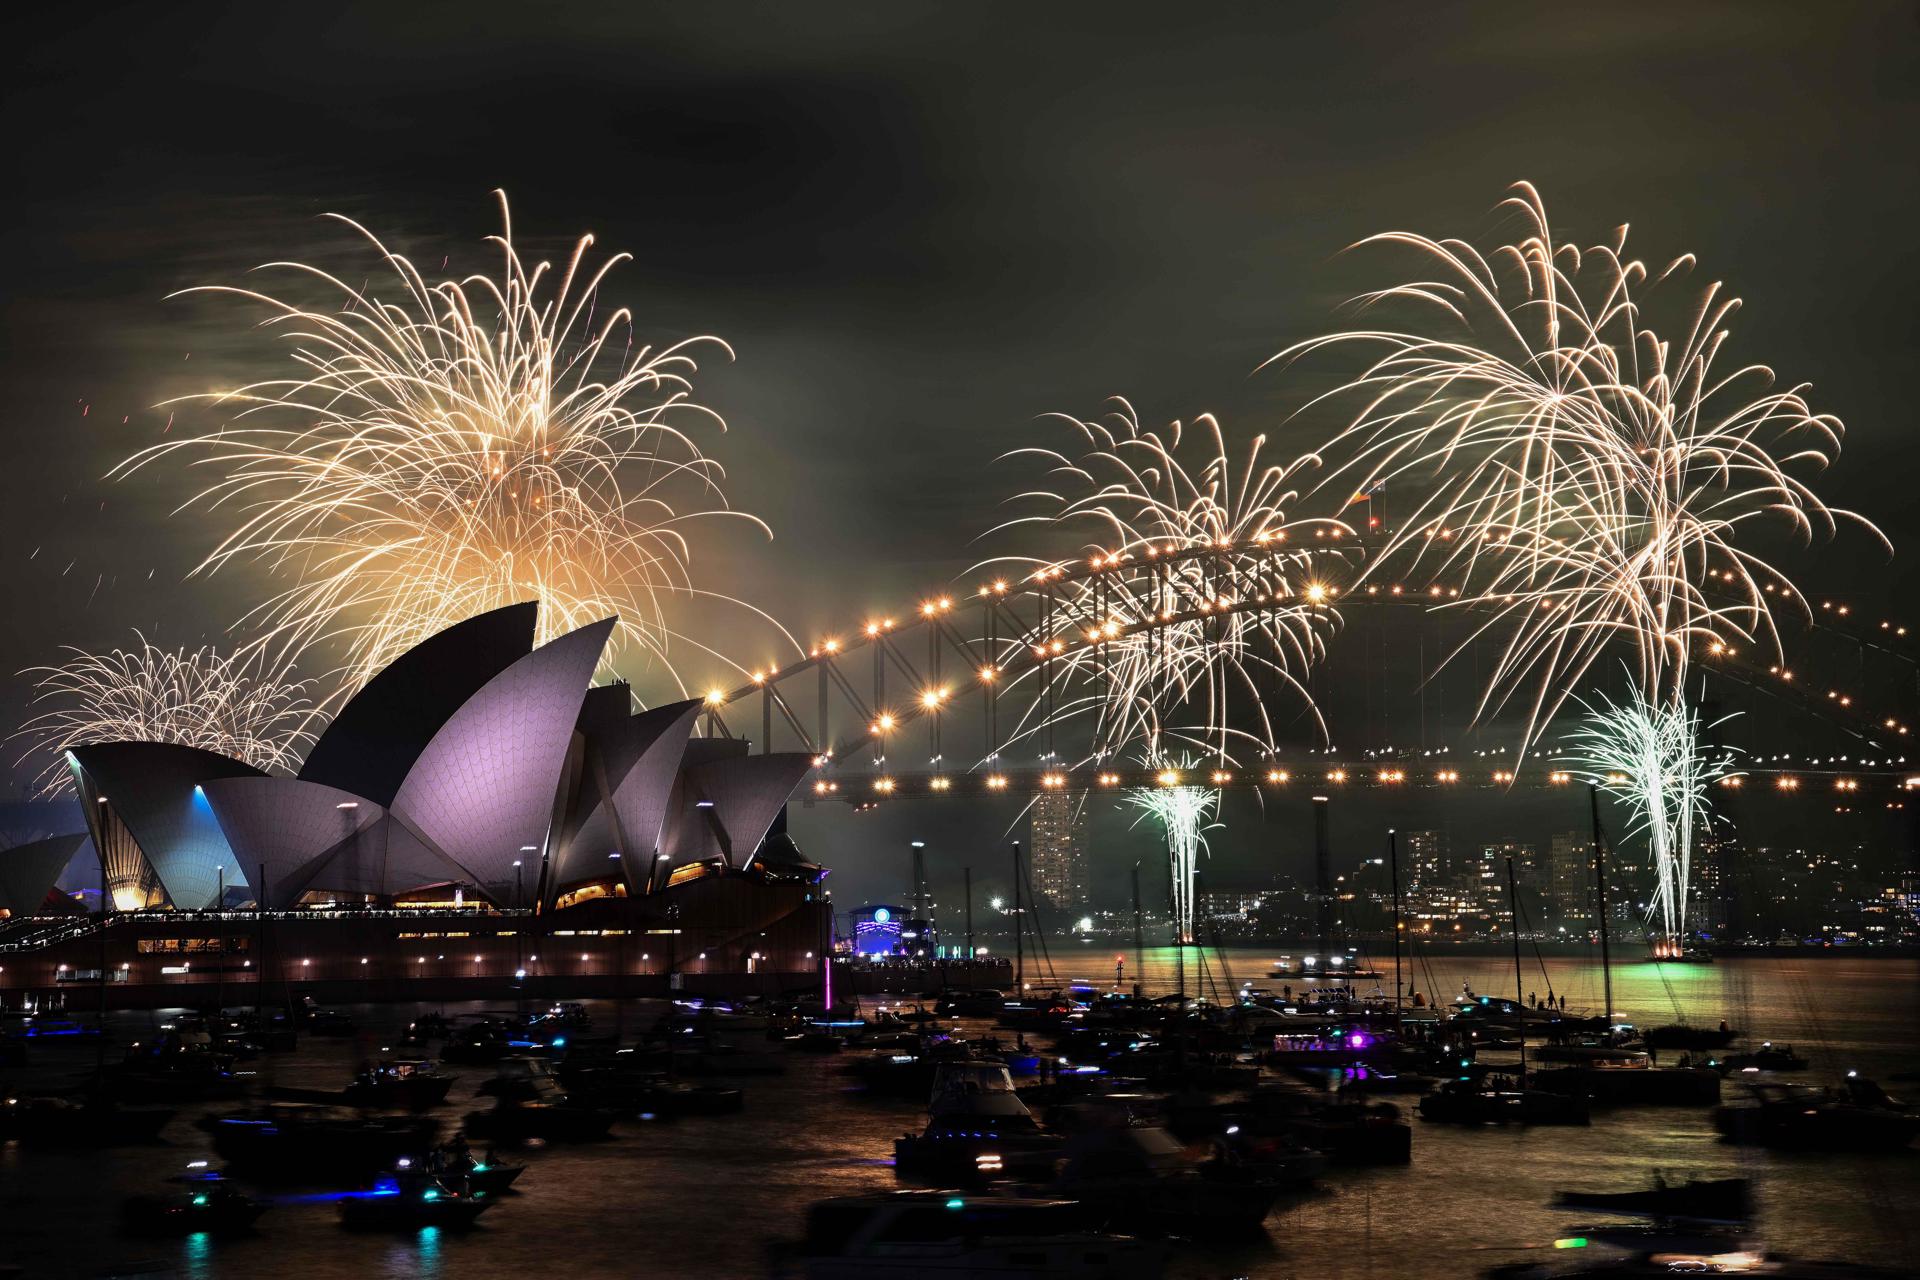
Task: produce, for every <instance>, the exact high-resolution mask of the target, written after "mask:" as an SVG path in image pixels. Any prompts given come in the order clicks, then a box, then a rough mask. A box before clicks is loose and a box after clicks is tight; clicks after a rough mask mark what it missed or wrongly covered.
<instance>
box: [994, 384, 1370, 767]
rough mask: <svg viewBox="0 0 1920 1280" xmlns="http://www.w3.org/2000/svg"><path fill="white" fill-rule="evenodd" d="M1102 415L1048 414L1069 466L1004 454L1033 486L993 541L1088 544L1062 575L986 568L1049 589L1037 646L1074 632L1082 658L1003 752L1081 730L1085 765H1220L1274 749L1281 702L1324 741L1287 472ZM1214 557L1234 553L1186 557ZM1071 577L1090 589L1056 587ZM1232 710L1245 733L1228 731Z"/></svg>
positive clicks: (1214, 426) (1209, 420)
mask: <svg viewBox="0 0 1920 1280" xmlns="http://www.w3.org/2000/svg"><path fill="white" fill-rule="evenodd" d="M1115 404H1116V406H1117V408H1116V409H1115V411H1114V412H1112V413H1110V414H1108V415H1107V416H1106V417H1104V418H1102V419H1100V420H1098V421H1091V422H1089V421H1082V420H1080V419H1077V418H1072V417H1067V416H1065V415H1052V417H1053V419H1054V420H1056V421H1059V422H1064V423H1066V424H1067V425H1068V427H1069V428H1070V430H1071V431H1072V433H1073V435H1074V437H1075V444H1076V446H1077V447H1076V448H1074V449H1073V450H1071V451H1069V452H1063V451H1059V450H1054V449H1047V448H1038V447H1034V448H1022V449H1015V450H1013V451H1011V452H1010V453H1008V454H1006V455H1004V457H1005V458H1008V459H1015V460H1019V461H1022V462H1027V463H1037V464H1039V465H1040V466H1041V467H1042V468H1043V469H1044V472H1045V476H1044V479H1043V481H1042V483H1041V487H1038V488H1034V489H1030V490H1027V491H1025V492H1022V493H1019V494H1016V495H1015V496H1014V498H1013V499H1011V501H1013V502H1016V503H1022V504H1025V505H1028V506H1033V507H1037V508H1038V510H1037V511H1035V512H1034V513H1032V514H1027V515H1022V516H1019V517H1016V518H1014V519H1011V520H1008V521H1006V522H1004V523H1002V524H1001V525H999V526H997V527H996V528H995V529H994V530H993V531H992V532H993V533H1000V532H1002V531H1004V530H1008V529H1016V528H1018V529H1023V530H1024V529H1025V528H1026V527H1027V526H1030V525H1045V526H1047V527H1049V528H1052V529H1056V530H1066V531H1071V532H1074V533H1077V534H1080V535H1082V536H1084V537H1085V538H1086V539H1087V541H1086V543H1085V546H1084V547H1083V549H1082V551H1081V554H1080V555H1079V556H1077V557H1075V558H1072V559H1065V560H1045V559H1032V558H1028V557H1002V558H999V559H996V560H990V561H987V562H986V564H987V565H1006V564H1012V565H1014V566H1016V567H1017V568H1018V569H1019V570H1020V572H1021V573H1022V574H1023V575H1024V576H1026V577H1027V578H1028V579H1029V581H1031V582H1034V583H1039V584H1045V583H1047V582H1049V581H1054V580H1059V581H1058V585H1057V586H1056V587H1055V588H1053V589H1052V597H1053V599H1052V605H1051V608H1050V615H1051V616H1050V617H1049V619H1048V622H1047V624H1046V625H1047V626H1048V627H1049V628H1051V631H1050V634H1045V635H1040V636H1038V637H1036V638H1034V639H1036V640H1037V643H1038V644H1040V645H1046V644H1048V643H1049V642H1050V640H1051V637H1053V636H1059V635H1063V634H1068V635H1074V634H1075V633H1076V632H1077V633H1080V635H1084V637H1085V638H1086V639H1087V640H1088V641H1090V642H1091V643H1089V644H1087V645H1084V646H1082V645H1078V644H1076V645H1075V646H1072V647H1069V648H1067V649H1066V651H1065V652H1064V653H1063V654H1061V656H1059V657H1058V658H1055V659H1053V660H1052V662H1053V663H1054V664H1055V665H1056V666H1057V668H1058V669H1057V670H1055V671H1054V673H1053V676H1054V681H1055V683H1056V684H1057V685H1058V686H1060V687H1062V688H1064V689H1066V690H1069V692H1066V693H1063V694H1061V695H1060V696H1058V697H1057V698H1050V699H1047V700H1043V699H1038V698H1037V699H1036V701H1035V704H1034V706H1033V707H1032V708H1030V709H1029V711H1028V712H1027V713H1026V715H1025V717H1024V719H1023V721H1022V723H1021V725H1020V726H1019V728H1018V730H1017V731H1016V733H1015V735H1014V736H1015V738H1016V739H1017V738H1018V737H1020V736H1023V735H1033V734H1037V733H1040V732H1041V731H1042V730H1044V729H1047V728H1049V727H1050V726H1053V725H1059V724H1065V723H1068V722H1072V721H1082V722H1084V723H1085V724H1086V725H1087V727H1088V729H1089V736H1090V739H1091V743H1092V748H1091V758H1093V759H1096V760H1101V759H1113V758H1116V757H1117V756H1118V755H1120V754H1121V753H1122V752H1125V751H1135V750H1137V751H1139V752H1140V753H1142V754H1143V755H1145V756H1146V757H1148V758H1150V759H1159V758H1161V757H1162V756H1163V755H1165V754H1166V752H1167V751H1168V749H1169V748H1171V747H1172V746H1175V745H1185V746H1191V747H1193V748H1196V749H1198V750H1200V751H1202V752H1205V753H1208V754H1211V755H1213V756H1214V757H1216V758H1217V759H1219V760H1221V761H1223V762H1230V761H1232V760H1233V759H1234V754H1235V751H1236V750H1238V749H1241V748H1246V747H1249V746H1252V747H1255V748H1257V749H1259V750H1264V751H1268V752H1270V751H1272V750H1273V748H1274V742H1275V737H1276V731H1277V725H1276V720H1275V716H1276V712H1277V706H1276V704H1277V703H1278V702H1279V701H1281V700H1282V699H1285V700H1287V701H1289V702H1291V703H1293V704H1294V706H1295V707H1296V708H1302V709H1304V711H1305V713H1306V714H1307V715H1308V716H1309V717H1310V719H1311V720H1312V723H1313V724H1314V726H1315V729H1316V730H1317V731H1321V732H1323V731H1324V727H1323V726H1322V725H1321V722H1320V719H1319V714H1318V711H1317V709H1316V708H1315V707H1314V706H1313V703H1312V699H1311V698H1310V697H1309V696H1308V693H1307V690H1306V686H1305V684H1304V677H1305V674H1306V672H1307V670H1308V669H1309V668H1310V666H1311V665H1312V663H1313V662H1314V661H1315V660H1317V659H1318V658H1319V657H1320V656H1321V655H1322V653H1323V651H1324V643H1325V638H1326V636H1327V635H1328V634H1329V633H1330V632H1331V631H1332V630H1333V629H1334V628H1335V627H1336V626H1337V624H1338V621H1339V619H1338V615H1337V614H1336V613H1335V612H1334V611H1333V610H1332V608H1331V607H1330V606H1329V605H1328V603H1327V597H1326V596H1325V595H1323V594H1320V593H1319V592H1320V590H1321V589H1318V588H1316V587H1315V585H1314V584H1313V583H1312V582H1311V581H1310V579H1309V577H1308V574H1307V554H1306V553H1305V552H1304V551H1299V550H1294V549H1292V548H1294V547H1296V546H1297V545H1298V541H1299V537H1300V534H1301V533H1302V532H1303V528H1304V526H1303V525H1302V524H1300V523H1296V522H1292V521H1289V519H1288V518H1287V515H1286V507H1287V505H1288V504H1289V503H1291V502H1292V501H1294V499H1295V498H1296V497H1297V496H1298V495H1297V492H1296V491H1295V490H1294V489H1293V488H1292V487H1291V480H1292V473H1291V471H1290V470H1289V469H1288V468H1287V467H1285V466H1283V465H1280V464H1278V463H1273V462H1269V461H1266V460H1264V459H1263V458H1262V452H1263V450H1264V448H1265V437H1258V438H1256V439H1255V440H1254V441H1253V442H1252V445H1251V447H1250V448H1248V449H1247V450H1246V451H1245V453H1244V455H1241V454H1238V453H1237V452H1236V451H1234V450H1232V449H1230V447H1229V445H1228V443H1227V440H1226V437H1225V435H1224V433H1223V432H1222V430H1221V427H1220V424H1219V422H1218V421H1217V420H1215V419H1214V418H1213V417H1212V416H1211V415H1203V416H1201V417H1200V418H1199V419H1198V420H1197V421H1196V423H1195V427H1194V429H1193V430H1188V429H1187V428H1185V427H1184V426H1183V425H1182V424H1181V423H1179V422H1175V423H1173V424H1172V425H1171V426H1170V427H1169V428H1168V429H1167V430H1166V431H1165V432H1164V433H1162V432H1157V431H1144V430H1142V429H1141V427H1140V425H1139V420H1138V418H1137V417H1136V415H1135V414H1134V411H1133V408H1132V406H1130V405H1128V404H1127V403H1126V402H1125V401H1124V400H1116V401H1115ZM1309 523H1314V524H1316V525H1318V526H1323V531H1331V530H1336V529H1337V530H1344V528H1345V526H1343V525H1340V524H1339V522H1337V521H1321V522H1309ZM1223 551H1224V552H1232V553H1233V554H1230V555H1226V556H1220V555H1217V554H1208V555H1205V556H1197V555H1194V554H1192V553H1196V552H1206V553H1218V552H1223ZM1083 564H1087V565H1091V566H1092V567H1094V568H1096V569H1099V570H1101V572H1099V573H1097V574H1095V575H1093V576H1091V577H1081V578H1067V579H1065V580H1061V579H1062V577H1063V575H1065V574H1067V573H1068V572H1069V570H1072V569H1076V568H1079V567H1080V566H1081V565H1083ZM1080 635H1075V639H1076V640H1078V639H1079V638H1080ZM1035 652H1036V653H1039V652H1040V651H1039V649H1037V648H1036V650H1035ZM1031 674H1033V676H1034V678H1036V679H1038V678H1039V673H1038V671H1037V670H1036V671H1034V672H1032V673H1031ZM1242 706H1245V707H1247V708H1249V709H1250V717H1249V719H1248V723H1251V724H1253V725H1254V726H1255V727H1254V728H1252V729H1247V728H1242V727H1237V726H1236V725H1235V724H1234V723H1233V719H1234V716H1233V714H1232V713H1233V712H1234V711H1235V710H1236V709H1237V708H1239V707H1242Z"/></svg>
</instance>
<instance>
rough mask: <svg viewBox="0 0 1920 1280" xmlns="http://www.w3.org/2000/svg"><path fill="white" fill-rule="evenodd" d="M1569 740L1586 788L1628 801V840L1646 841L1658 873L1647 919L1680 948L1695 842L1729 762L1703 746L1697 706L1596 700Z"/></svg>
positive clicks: (1727, 773)
mask: <svg viewBox="0 0 1920 1280" xmlns="http://www.w3.org/2000/svg"><path fill="white" fill-rule="evenodd" d="M1566 741H1567V744H1568V746H1569V748H1570V751H1571V762H1572V763H1573V765H1574V767H1575V769H1576V770H1578V771H1579V772H1580V773H1581V774H1582V776H1583V777H1584V778H1585V779H1586V781H1588V782H1591V783H1593V784H1594V785H1596V786H1599V787H1601V788H1603V789H1604V790H1606V791H1607V792H1608V793H1609V794H1612V795H1614V796H1617V797H1619V798H1620V799H1621V800H1622V801H1623V802H1625V804H1626V806H1627V811H1628V813H1629V814H1630V815H1631V826H1630V829H1629V834H1631V835H1636V836H1637V835H1644V836H1645V837H1646V839H1647V844H1648V847H1649V849H1650V850H1651V852H1652V854H1653V866H1654V873H1655V882H1654V893H1653V899H1652V901H1651V902H1649V903H1648V904H1647V920H1648V923H1649V924H1650V925H1652V924H1653V923H1654V921H1655V919H1656V918H1657V919H1658V924H1657V926H1655V927H1656V929H1657V932H1658V936H1659V938H1660V939H1661V941H1662V943H1663V944H1665V945H1667V946H1677V945H1678V944H1680V942H1681V941H1682V940H1683V939H1684V938H1685V937H1686V929H1687V886H1688V884H1689V883H1691V875H1692V858H1693V842H1694V837H1695V835H1696V834H1697V833H1701V832H1705V831H1706V830H1708V829H1709V827H1710V825H1711V823H1712V821H1713V808H1712V805H1711V803H1710V792H1709V788H1710V787H1712V785H1713V784H1714V783H1716V782H1718V781H1719V780H1720V779H1722V778H1725V777H1729V776H1732V774H1733V760H1732V757H1731V755H1730V754H1727V753H1721V754H1713V753H1710V752H1708V751H1707V750H1705V749H1704V748H1703V747H1702V746H1701V744H1700V719H1699V715H1698V713H1697V712H1696V711H1694V709H1693V708H1692V707H1691V706H1688V705H1686V704H1685V703H1683V702H1677V701H1661V702H1653V701H1650V700H1649V699H1647V698H1646V697H1645V696H1643V695H1634V696H1632V697H1630V698H1628V699H1627V700H1626V701H1624V702H1619V703H1615V702H1611V701H1609V700H1607V699H1605V698H1597V699H1596V700H1595V703H1594V705H1591V706H1589V707H1588V709H1587V712H1586V714H1585V715H1584V716H1582V717H1581V720H1580V724H1579V727H1578V728H1576V729H1575V730H1573V731H1572V732H1571V733H1569V734H1568V735H1567V739H1566Z"/></svg>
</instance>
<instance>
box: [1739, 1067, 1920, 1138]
mask: <svg viewBox="0 0 1920 1280" xmlns="http://www.w3.org/2000/svg"><path fill="white" fill-rule="evenodd" d="M1747 1090H1748V1094H1749V1096H1748V1098H1747V1099H1746V1100H1745V1101H1743V1102H1737V1103H1731V1104H1728V1105H1726V1106H1722V1107H1718V1108H1716V1109H1715V1110H1714V1113H1713V1123H1714V1127H1715V1128H1716V1129H1718V1130H1719V1131H1720V1133H1721V1135H1722V1136H1724V1137H1725V1138H1726V1139H1727V1140H1728V1141H1730V1142H1735V1143H1742V1144H1753V1145H1758V1146H1765V1147H1780V1148H1785V1149H1788V1150H1797V1151H1904V1150H1906V1149H1907V1148H1908V1147H1910V1146H1912V1145H1913V1140H1914V1138H1915V1137H1916V1136H1920V1113H1916V1112H1914V1111H1913V1110H1911V1109H1909V1108H1908V1107H1907V1106H1906V1105H1905V1104H1903V1103H1901V1102H1899V1101H1898V1100H1896V1099H1894V1098H1891V1097H1889V1096H1888V1095H1887V1094H1886V1093H1885V1092H1884V1091H1882V1090H1881V1089H1880V1088H1879V1086H1878V1085H1875V1084H1873V1083H1872V1082H1871V1081H1866V1080H1861V1079H1859V1078H1858V1077H1850V1078H1849V1079H1848V1081H1847V1087H1846V1088H1845V1089H1823V1088H1819V1087H1816V1086H1812V1085H1789V1084H1761V1083H1757V1082H1755V1083H1750V1084H1748V1085H1747Z"/></svg>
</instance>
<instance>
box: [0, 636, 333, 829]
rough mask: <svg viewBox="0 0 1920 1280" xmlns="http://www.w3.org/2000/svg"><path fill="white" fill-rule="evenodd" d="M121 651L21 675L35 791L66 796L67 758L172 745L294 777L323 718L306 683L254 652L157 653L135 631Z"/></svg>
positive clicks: (75, 655)
mask: <svg viewBox="0 0 1920 1280" xmlns="http://www.w3.org/2000/svg"><path fill="white" fill-rule="evenodd" d="M134 638H135V639H136V640H137V641H138V643H137V644H136V645H135V646H133V647H131V648H127V649H114V650H112V651H110V652H107V653H90V652H87V651H86V650H83V649H75V648H69V649H68V650H67V652H68V654H69V657H68V658H67V659H66V661H64V662H61V663H59V664H58V665H56V666H50V667H30V668H28V669H27V670H26V671H23V672H21V674H22V675H25V676H29V677H31V678H32V680H33V690H34V692H33V701H32V703H31V708H32V709H33V710H34V711H35V714H34V715H33V716H32V717H31V718H30V719H28V720H27V721H26V722H25V723H24V724H22V725H21V726H20V728H19V729H18V730H16V731H15V732H14V733H13V735H12V738H13V739H14V740H16V741H23V742H25V743H26V744H27V746H26V750H25V751H24V752H23V754H22V755H21V756H20V763H23V764H26V763H32V762H38V772H37V775H36V777H35V778H34V787H35V789H36V790H37V791H38V793H39V794H41V795H45V796H53V795H65V794H69V793H71V791H72V789H73V779H72V776H71V773H70V771H69V770H68V768H67V763H66V759H65V755H64V753H65V752H66V751H67V750H68V749H69V748H72V747H81V746H90V745H93V744H96V743H102V742H168V743H174V744H177V745H180V746H188V747H199V748H200V749H201V750H203V751H213V752H218V753H219V754H221V755H224V756H230V757H232V758H233V759H235V760H240V761H244V762H245V763H247V764H250V765H252V766H253V767H254V768H256V769H260V770H262V771H263V772H269V773H271V772H275V771H278V772H282V773H291V772H293V770H294V769H295V768H296V767H297V766H298V764H299V761H300V756H301V753H302V752H303V751H304V750H305V749H306V747H307V745H308V744H309V743H311V742H312V741H313V738H314V734H315V731H316V730H317V729H318V727H319V725H320V714H319V712H318V711H317V710H316V708H315V707H314V705H313V703H312V701H311V700H310V699H309V697H308V685H307V682H305V681H299V680H295V679H293V678H292V675H291V673H290V672H289V671H288V670H286V669H284V668H280V669H276V668H274V667H272V666H271V665H270V664H269V662H268V660H267V659H266V657H265V656H264V654H263V652H262V651H261V650H260V649H257V648H252V649H246V650H243V651H241V652H240V653H238V654H222V653H220V652H218V651H217V650H215V649H213V648H212V647H211V646H204V645H203V646H202V647H200V648H198V649H186V648H179V649H161V648H157V647H155V646H154V645H153V644H151V643H150V642H149V641H148V640H147V638H146V637H145V636H143V635H141V634H140V633H139V632H137V631H136V632H135V633H134Z"/></svg>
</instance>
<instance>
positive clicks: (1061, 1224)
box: [774, 1191, 1166, 1280]
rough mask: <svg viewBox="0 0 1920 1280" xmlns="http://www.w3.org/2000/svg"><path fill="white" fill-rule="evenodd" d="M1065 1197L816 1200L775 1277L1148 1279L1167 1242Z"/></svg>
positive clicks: (907, 1195) (910, 1194)
mask: <svg viewBox="0 0 1920 1280" xmlns="http://www.w3.org/2000/svg"><path fill="white" fill-rule="evenodd" d="M1086 1219H1087V1211H1086V1210H1085V1209H1084V1208H1083V1207H1082V1206H1081V1205H1079V1204H1076V1203H1074V1202H1073V1201H1071V1200H1055V1199H1031V1198H1016V1197H1000V1196H974V1195H968V1194H964V1193H958V1192H951V1191H897V1192H894V1193H892V1194H891V1195H875V1196H844V1197H840V1198H837V1199H833V1200H825V1201H822V1202H821V1203H819V1204H817V1205H815V1206H813V1208H812V1210H811V1211H809V1213H808V1215H807V1233H806V1236H805V1238H803V1239H802V1240H800V1241H799V1242H798V1243H797V1244H795V1245H792V1246H790V1247H787V1248H785V1249H782V1250H780V1251H778V1252H777V1253H776V1255H775V1259H774V1263H775V1270H774V1274H775V1275H778V1276H787V1277H795V1278H802V1280H843V1278H846V1277H857V1278H859V1280H929V1278H931V1277H953V1278H954V1280H962V1278H963V1277H964V1278H965V1280H1040V1278H1041V1277H1048V1278H1053V1277H1059V1278H1062V1280H1152V1278H1153V1277H1157V1276H1159V1275H1161V1274H1162V1272H1163V1270H1164V1268H1165V1266H1166V1248H1165V1246H1164V1245H1162V1244H1159V1243H1157V1242H1153V1241H1145V1240H1136V1239H1132V1238H1131V1237H1128V1236H1121V1235H1112V1234H1109V1233H1107V1232H1103V1231H1098V1230H1093V1229H1090V1228H1089V1227H1088V1226H1087V1223H1086Z"/></svg>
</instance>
